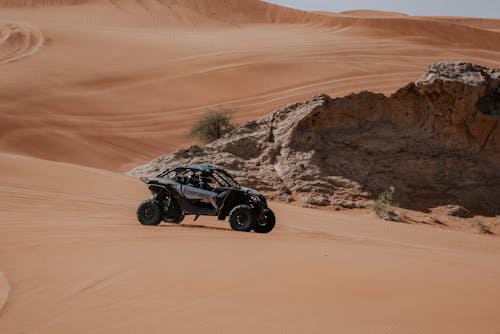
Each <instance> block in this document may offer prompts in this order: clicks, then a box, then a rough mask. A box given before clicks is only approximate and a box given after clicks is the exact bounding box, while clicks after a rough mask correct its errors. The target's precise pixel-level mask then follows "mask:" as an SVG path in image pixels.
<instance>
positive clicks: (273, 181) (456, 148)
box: [131, 62, 500, 211]
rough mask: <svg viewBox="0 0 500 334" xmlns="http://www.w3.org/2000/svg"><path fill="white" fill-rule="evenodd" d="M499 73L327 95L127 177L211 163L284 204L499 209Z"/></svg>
mask: <svg viewBox="0 0 500 334" xmlns="http://www.w3.org/2000/svg"><path fill="white" fill-rule="evenodd" d="M499 121H500V70H494V69H488V68H485V67H482V66H479V65H474V64H470V63H465V62H456V63H437V64H434V65H432V66H431V67H430V68H429V69H428V71H427V72H426V73H425V74H424V75H423V77H422V78H421V79H420V80H418V81H417V82H416V83H411V84H409V85H407V86H406V87H403V88H401V89H400V90H398V91H397V92H396V93H395V94H393V95H392V96H390V97H386V96H384V95H382V94H374V93H371V92H361V93H358V94H351V95H348V96H345V97H342V98H334V99H332V98H330V97H328V96H326V95H321V96H317V97H314V98H313V99H311V100H310V101H307V102H305V103H297V104H292V105H288V106H286V107H284V108H282V109H279V110H276V111H274V112H272V113H271V114H270V115H268V116H266V117H264V118H263V119H261V120H259V121H251V122H248V123H247V124H245V125H243V126H242V127H240V128H238V129H237V130H235V131H234V132H233V133H231V134H228V135H226V136H225V137H224V138H221V139H220V140H218V141H216V142H213V143H211V144H209V145H206V146H204V147H198V146H192V147H191V148H188V149H183V150H179V151H177V152H175V153H173V154H170V155H166V156H163V157H159V158H157V159H155V160H153V161H152V162H150V163H149V164H147V165H144V166H141V167H138V168H136V169H134V170H133V171H131V173H132V174H134V175H138V176H147V175H152V174H155V173H158V172H159V171H161V170H163V169H164V168H166V167H167V166H174V165H182V164H187V163H210V164H216V165H219V166H221V167H223V168H226V169H227V170H229V171H230V172H232V174H234V175H235V176H236V177H237V178H238V179H239V180H240V181H241V182H242V183H243V184H245V185H248V186H251V187H255V188H257V189H258V190H260V191H263V192H264V193H267V194H268V195H271V196H274V197H276V198H280V199H283V200H292V199H297V200H302V201H304V202H306V203H309V204H312V205H319V206H329V205H333V206H337V205H338V206H343V207H349V208H351V207H363V206H365V205H366V204H367V203H368V202H369V200H370V199H371V198H373V197H374V196H375V195H377V194H379V193H380V192H382V191H384V190H386V189H387V188H389V187H390V186H391V185H393V186H396V188H397V200H398V201H399V203H401V205H403V206H406V207H410V208H417V209H427V208H431V207H435V206H439V205H448V204H456V205H461V206H464V207H465V208H467V209H469V210H481V211H484V210H486V211H488V210H490V209H491V208H492V207H495V206H497V205H500V126H499V125H498V123H499Z"/></svg>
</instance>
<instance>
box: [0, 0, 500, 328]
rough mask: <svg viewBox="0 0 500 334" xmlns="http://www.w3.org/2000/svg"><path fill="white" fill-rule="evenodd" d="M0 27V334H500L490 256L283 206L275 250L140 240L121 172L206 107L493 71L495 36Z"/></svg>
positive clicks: (345, 21) (494, 254)
mask: <svg viewBox="0 0 500 334" xmlns="http://www.w3.org/2000/svg"><path fill="white" fill-rule="evenodd" d="M0 21H1V22H0V70H1V73H2V75H1V76H0V152H1V153H0V212H1V216H0V333H21V332H30V333H60V332H73V333H111V332H119V333H141V332H148V333H165V332H193V333H194V332H196V333H200V332H235V333H238V332H272V333H279V332H287V333H289V332H309V333H312V332H323V333H324V332H332V331H333V332H349V333H367V332H375V333H422V332H425V333H438V332H439V333H443V332H445V333H446V332H449V333H457V332H467V333H471V332H474V333H496V332H499V331H500V319H499V318H498V309H499V307H500V304H499V303H500V302H499V301H500V290H499V287H498V284H497V282H498V280H499V278H500V271H499V269H498V262H499V260H500V244H499V242H498V239H497V238H496V237H486V236H479V235H474V234H470V233H461V232H454V231H446V230H440V229H436V228H426V227H422V226H414V225H401V224H391V223H383V222H379V221H377V220H374V219H373V217H372V216H371V215H370V214H367V213H364V212H351V213H328V212H320V211H313V210H310V209H304V208H299V207H290V206H286V205H282V204H276V203H275V204H273V208H275V209H276V211H277V215H278V221H279V227H278V228H277V229H276V231H275V232H274V233H272V234H270V235H267V236H259V235H255V234H253V233H252V234H239V233H234V232H232V231H230V230H228V229H227V225H226V224H220V223H217V222H214V221H213V220H211V219H203V218H202V219H200V220H199V221H198V222H196V223H191V222H189V221H188V222H187V223H186V224H185V226H184V227H175V226H163V227H158V228H144V227H142V226H139V225H138V224H137V222H136V220H135V217H134V216H135V212H134V211H135V207H136V205H137V203H138V201H140V200H141V199H143V198H146V197H147V196H148V194H147V193H146V189H145V187H144V186H143V185H142V184H140V183H139V182H138V181H136V180H134V179H131V178H128V177H126V176H124V175H122V174H120V173H117V171H124V170H126V169H128V168H131V167H133V166H135V165H136V164H139V163H144V162H145V161H147V160H149V159H151V158H153V157H154V156H157V155H159V154H163V153H166V152H168V151H171V150H173V149H175V148H177V147H179V146H183V145H185V144H187V143H188V142H189V140H188V139H186V137H185V134H186V133H187V132H188V129H189V127H190V125H191V124H192V122H193V121H194V119H196V118H197V117H198V115H200V114H201V113H203V112H204V111H205V110H206V109H207V108H209V107H213V106H217V105H226V106H231V107H235V108H236V109H237V112H236V118H237V119H238V120H239V121H243V120H247V119H249V118H255V117H258V116H261V115H263V114H266V113H268V112H269V111H270V110H272V109H273V108H275V107H278V106H281V105H282V104H285V103H288V102H293V101H297V100H301V99H305V98H307V97H310V96H311V95H314V94H318V93H323V92H325V93H329V94H331V95H334V96H338V95H343V94H346V93H350V92H353V91H357V90H360V89H371V90H375V91H381V92H386V93H389V92H391V91H393V90H394V89H395V88H397V87H400V86H401V85H402V84H404V83H406V82H409V81H413V80H415V79H416V78H417V76H418V75H419V74H420V73H422V71H423V70H424V69H425V68H426V67H427V65H428V64H429V63H432V62H434V61H438V60H445V59H448V60H454V59H466V60H470V61H474V62H478V63H481V64H484V65H487V66H493V67H499V64H500V45H499V44H498V38H499V36H500V34H499V33H498V32H497V30H498V21H495V20H489V21H480V20H479V19H463V20H462V19H461V20H457V19H449V18H414V17H405V16H398V15H394V14H383V13H380V15H378V14H377V13H374V12H357V13H350V14H349V13H347V14H346V13H344V14H338V15H322V14H318V13H304V12H301V11H294V10H290V9H285V8H281V7H277V6H272V5H268V4H265V3H263V2H260V1H253V0H234V1H228V0H204V1H201V0H196V1H195V0H184V1H175V0H162V1H159V0H141V1H139V0H137V1H136V0H119V1H104V0H103V1H101V0H43V1H42V0H36V1H35V0H32V1H26V0H4V1H0ZM33 157H36V158H33ZM38 158H42V159H48V160H51V161H48V160H41V159H38ZM54 161H59V162H54ZM84 166H92V167H98V168H100V169H95V168H89V167H84ZM4 303H5V304H4ZM2 305H3V307H2Z"/></svg>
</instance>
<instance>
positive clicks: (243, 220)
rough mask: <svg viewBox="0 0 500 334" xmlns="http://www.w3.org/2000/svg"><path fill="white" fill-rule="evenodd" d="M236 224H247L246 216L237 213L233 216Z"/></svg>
mask: <svg viewBox="0 0 500 334" xmlns="http://www.w3.org/2000/svg"><path fill="white" fill-rule="evenodd" d="M235 221H236V225H238V226H246V225H247V224H248V217H247V215H245V214H241V213H240V214H238V215H237V216H236V217H235Z"/></svg>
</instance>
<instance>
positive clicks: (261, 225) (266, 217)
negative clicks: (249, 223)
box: [253, 209, 276, 233]
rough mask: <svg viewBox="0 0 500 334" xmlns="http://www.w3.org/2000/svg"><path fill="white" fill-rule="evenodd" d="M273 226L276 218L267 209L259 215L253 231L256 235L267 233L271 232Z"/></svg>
mask: <svg viewBox="0 0 500 334" xmlns="http://www.w3.org/2000/svg"><path fill="white" fill-rule="evenodd" d="M275 225H276V216H275V215H274V212H273V211H272V210H271V209H268V210H267V212H265V213H262V214H261V216H260V217H259V219H258V220H257V223H256V224H255V226H254V228H253V230H254V231H255V232H256V233H269V232H271V231H272V230H273V228H274V226H275Z"/></svg>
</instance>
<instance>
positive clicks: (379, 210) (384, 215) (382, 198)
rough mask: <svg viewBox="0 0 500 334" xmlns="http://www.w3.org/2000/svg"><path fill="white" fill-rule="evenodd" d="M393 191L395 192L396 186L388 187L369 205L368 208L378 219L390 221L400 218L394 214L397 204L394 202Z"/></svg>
mask: <svg viewBox="0 0 500 334" xmlns="http://www.w3.org/2000/svg"><path fill="white" fill-rule="evenodd" d="M394 192H396V187H394V186H391V187H390V188H389V189H387V190H386V191H384V192H383V193H381V194H380V195H379V196H378V197H377V199H376V200H375V202H374V203H373V204H372V205H371V207H370V209H372V210H373V212H375V214H376V215H377V216H378V217H379V218H380V219H385V220H392V221H400V220H401V219H400V218H399V216H398V215H397V214H396V209H397V207H398V206H397V204H396V203H395V202H394Z"/></svg>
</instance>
